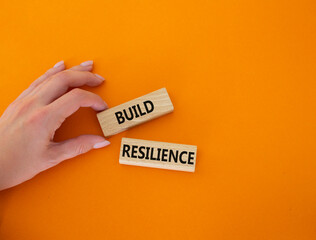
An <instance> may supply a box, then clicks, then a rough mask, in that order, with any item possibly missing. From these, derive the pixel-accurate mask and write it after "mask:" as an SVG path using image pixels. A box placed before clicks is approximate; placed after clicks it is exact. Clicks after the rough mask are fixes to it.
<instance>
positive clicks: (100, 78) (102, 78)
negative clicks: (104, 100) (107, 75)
mask: <svg viewBox="0 0 316 240" xmlns="http://www.w3.org/2000/svg"><path fill="white" fill-rule="evenodd" d="M94 75H96V76H97V77H98V78H100V79H102V81H104V77H102V76H100V75H99V74H97V73H95V74H94Z"/></svg>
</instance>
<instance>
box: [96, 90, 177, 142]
mask: <svg viewBox="0 0 316 240" xmlns="http://www.w3.org/2000/svg"><path fill="white" fill-rule="evenodd" d="M172 111H173V104H172V102H171V100H170V98H169V95H168V92H167V90H166V89H165V88H161V89H159V90H157V91H154V92H152V93H149V94H146V95H144V96H142V97H139V98H136V99H133V100H131V101H129V102H126V103H123V104H121V105H118V106H115V107H112V108H110V109H107V110H105V111H103V112H100V113H98V114H97V117H98V120H99V122H100V125H101V127H102V131H103V134H104V136H105V137H109V136H111V135H114V134H117V133H120V132H123V131H125V130H126V129H128V128H131V127H134V126H136V125H139V124H141V123H144V122H147V121H149V120H152V119H154V118H157V117H160V116H162V115H165V114H167V113H170V112H172ZM131 117H133V118H132V119H130V120H128V118H131Z"/></svg>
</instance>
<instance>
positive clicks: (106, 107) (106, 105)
mask: <svg viewBox="0 0 316 240" xmlns="http://www.w3.org/2000/svg"><path fill="white" fill-rule="evenodd" d="M103 102H104V104H105V109H108V108H109V105H108V104H107V103H106V102H105V101H103Z"/></svg>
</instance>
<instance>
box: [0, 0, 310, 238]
mask: <svg viewBox="0 0 316 240" xmlns="http://www.w3.org/2000/svg"><path fill="white" fill-rule="evenodd" d="M0 20H1V23H0V24H1V25H0V29H1V33H0V34H1V38H0V43H1V44H0V52H1V58H0V64H1V73H0V76H1V81H0V96H1V101H0V108H1V111H3V110H4V109H5V108H6V107H7V106H8V105H9V104H10V102H12V101H13V100H14V99H15V98H16V97H17V95H19V94H20V92H22V91H23V90H24V89H25V88H26V87H27V86H28V85H29V84H30V83H31V82H32V81H33V80H35V79H36V78H37V77H38V76H39V75H41V74H42V73H43V72H44V71H46V69H48V68H50V67H51V66H52V65H54V64H55V63H56V62H57V61H59V60H62V59H64V60H65V62H66V64H67V66H73V65H75V64H79V63H80V62H82V61H85V60H90V59H93V60H94V61H95V72H97V73H99V74H101V75H103V76H104V77H106V80H107V81H106V83H105V84H103V85H102V86H100V87H98V88H95V89H91V91H93V92H95V93H97V94H99V95H101V96H102V98H104V99H105V100H106V101H107V102H108V104H109V105H110V106H115V105H118V104H120V103H123V102H125V101H128V100H131V99H133V98H135V97H139V96H141V95H144V94H147V93H149V92H151V91H154V90H156V89H159V88H161V87H166V88H167V90H168V91H169V94H170V97H171V99H172V101H173V103H174V106H175V111H174V112H173V113H172V114H170V115H168V116H164V117H161V118H159V119H156V120H154V121H152V122H148V123H146V124H143V125H141V126H138V127H135V128H133V129H131V130H128V131H126V132H124V133H121V134H118V135H116V136H113V137H111V138H110V141H111V143H112V144H111V145H110V146H109V147H107V148H104V149H100V150H94V151H91V152H89V153H87V154H85V155H83V156H80V157H77V158H75V159H72V160H68V161H66V162H63V163H62V164H60V165H58V166H57V167H54V168H52V169H50V170H48V171H46V172H43V173H41V174H40V175H38V176H36V177H35V178H34V179H32V180H30V181H28V182H25V183H23V184H21V185H19V186H17V187H14V188H12V189H8V190H5V191H2V192H1V193H0V199H1V200H0V224H1V225H0V238H1V239H14V240H15V239H19V240H20V239H23V240H29V239H30V240H31V239H32V240H34V239H46V240H49V239H54V240H55V239H76V240H77V239H129V240H130V239H137V240H139V239H243V240H244V239H269V240H271V239H278V240H280V239H287V240H288V239H295V240H297V239H300V240H304V239H316V187H315V184H316V161H315V160H316V152H315V142H316V141H315V140H316V139H315V138H316V119H315V118H316V117H315V116H316V115H315V114H316V113H315V112H316V108H315V107H316V99H315V98H316V97H315V96H316V79H315V77H316V66H315V58H316V47H315V45H316V2H315V1H314V0H310V1H308V0H300V1H289V0H286V1H285V0H284V1H283V0H281V1H275V0H273V1H272V0H269V1H250V0H249V1H247V0H241V1H219V0H218V1H207V0H204V1H203V0H194V1H180V0H176V1H174V0H159V1H154V0H150V1H145V0H143V1H136V0H135V1H132V0H127V1H113V0H112V1H108V0H107V1H102V0H90V1H82V0H77V1H70V0H54V1H47V2H45V1H40V0H38V1H34V0H33V1H17V0H10V1H3V2H1V9H0ZM82 133H94V134H102V132H101V129H100V126H99V125H98V122H97V119H96V116H95V114H94V111H93V110H91V109H83V110H80V111H79V112H78V113H76V114H75V115H74V116H73V117H71V118H69V119H67V121H66V122H65V124H64V125H63V126H62V128H61V129H60V131H58V133H57V140H62V139H66V138H69V137H73V136H76V135H78V134H82ZM122 137H131V138H140V139H148V140H157V141H167V142H174V143H184V144H193V145H197V146H198V154H197V166H196V172H195V173H193V174H192V173H185V172H176V171H168V170H159V169H151V168H143V167H132V166H125V165H119V163H118V157H119V148H120V141H121V138H122Z"/></svg>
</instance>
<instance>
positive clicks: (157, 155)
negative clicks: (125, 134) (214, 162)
mask: <svg viewBox="0 0 316 240" xmlns="http://www.w3.org/2000/svg"><path fill="white" fill-rule="evenodd" d="M196 151H197V147H196V146H193V145H184V144H176V143H166V142H156V141H147V140H140V139H132V138H122V143H121V150H120V158H119V162H120V164H127V165H135V166H143V167H153V168H164V169H171V170H179V171H187V172H194V171H195V161H196Z"/></svg>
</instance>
